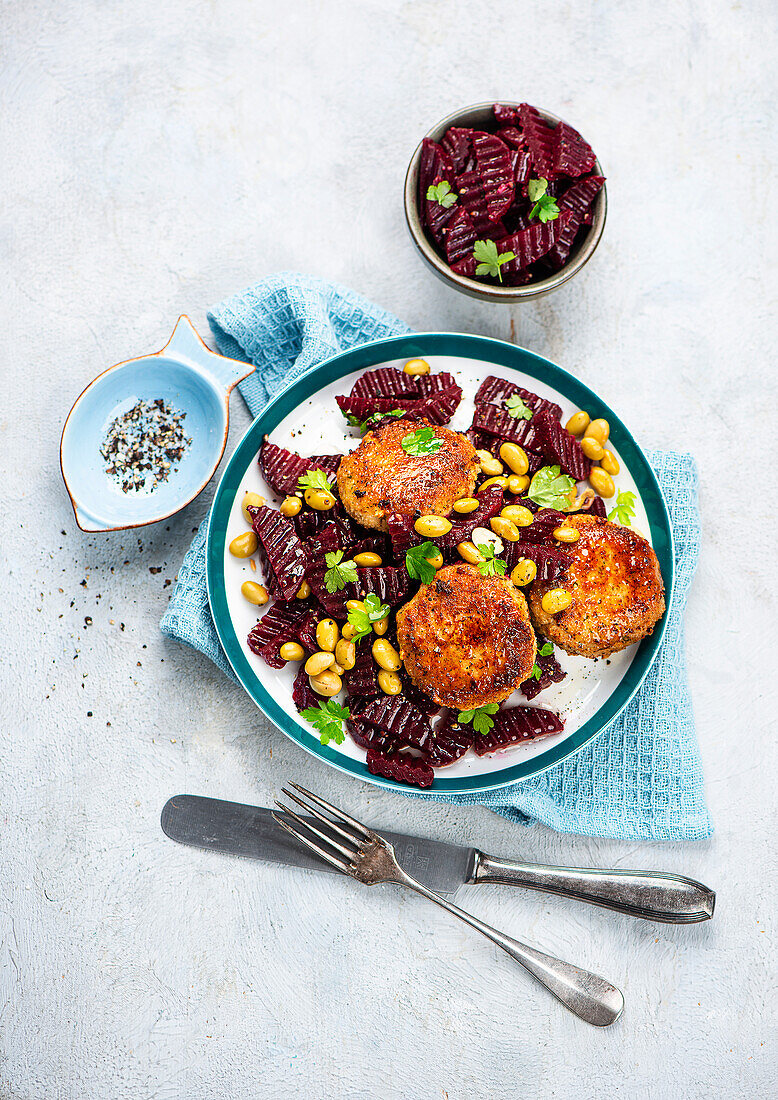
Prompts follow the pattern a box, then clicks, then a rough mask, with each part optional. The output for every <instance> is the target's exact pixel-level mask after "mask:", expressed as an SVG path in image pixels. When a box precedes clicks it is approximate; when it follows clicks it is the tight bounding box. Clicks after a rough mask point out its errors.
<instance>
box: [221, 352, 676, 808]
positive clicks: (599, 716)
mask: <svg viewBox="0 0 778 1100" xmlns="http://www.w3.org/2000/svg"><path fill="white" fill-rule="evenodd" d="M425 355H445V356H455V357H459V358H465V359H472V360H476V361H479V362H482V363H484V364H488V365H495V366H500V367H504V368H508V369H510V370H516V371H519V372H521V373H522V374H525V375H527V376H529V377H530V378H534V379H537V381H539V382H543V383H545V384H546V385H549V386H551V387H553V388H554V389H555V390H557V391H558V392H559V393H560V394H562V395H564V396H565V397H566V398H567V399H568V400H570V401H571V402H573V404H574V405H575V406H576V407H577V408H579V409H582V408H585V409H586V410H587V411H588V412H590V413H591V414H592V416H593V418H594V417H595V416H596V417H605V419H607V420H608V421H609V423H610V426H611V439H612V440H613V443H614V445H615V447H616V449H617V450H618V451H619V453H620V454H621V456H622V457H623V459H624V461H625V463H626V465H627V467H628V469H629V471H630V473H631V475H632V477H633V478H634V480H635V483H636V485H637V487H638V490H639V492H640V496H641V498H642V501H643V505H644V507H645V510H646V515H647V516H648V521H649V525H650V528H651V539H652V542H653V545H654V550H655V552H656V555H657V558H658V560H659V566H660V569H661V571H662V577H663V579H664V583H665V590H666V601H667V606H668V607H669V606H670V603H671V600H672V595H673V585H674V573H675V571H674V542H673V532H672V527H671V525H670V517H669V515H668V511H667V505H666V504H665V500H664V497H663V496H662V491H661V489H660V487H659V483H658V482H657V479H656V476H655V474H654V471H653V470H652V469H651V466H650V465H649V463H648V459H647V458H646V456H645V455H644V454H643V451H642V450H641V449H640V447H639V446H638V444H637V443H636V441H635V439H634V438H633V436H632V435H631V433H630V432H629V431H628V430H627V428H626V427H625V426H624V424H623V423H622V422H621V420H620V419H619V417H618V416H617V415H616V414H615V413H614V412H613V410H612V409H611V408H610V407H609V406H608V405H606V404H605V402H604V401H602V400H601V398H599V397H598V396H597V395H596V394H595V393H594V392H593V391H592V390H590V389H589V387H588V386H586V385H585V384H584V383H583V382H581V381H580V380H579V379H577V378H575V377H574V376H573V375H572V374H570V373H568V371H566V370H564V369H563V368H562V367H558V366H557V365H556V364H555V363H552V362H551V361H550V360H548V359H544V358H543V357H542V356H540V355H536V354H535V353H534V352H531V351H527V350H526V349H525V348H521V347H517V346H516V345H515V344H507V343H505V342H504V341H502V340H495V339H492V338H491V337H487V336H474V335H467V334H464V333H446V332H425V333H409V334H407V335H403V336H392V337H389V338H387V339H383V340H375V341H372V342H370V343H367V344H360V345H359V346H358V347H355V348H352V349H351V350H349V351H344V352H341V353H339V354H338V355H334V356H332V358H330V359H326V360H324V362H322V363H319V364H317V365H316V366H315V367H311V369H310V370H308V371H306V372H305V373H304V374H303V375H301V376H300V377H299V378H298V379H296V380H295V381H294V382H293V383H292V384H291V385H290V386H288V387H287V389H285V390H283V391H282V392H281V393H280V394H278V396H277V397H275V398H274V399H273V400H272V401H270V402H269V404H268V405H267V406H266V407H265V408H264V409H263V411H262V412H261V413H260V414H259V416H258V417H257V418H256V420H255V421H254V423H253V424H252V425H251V426H250V427H249V428H248V430H247V431H246V433H245V435H244V436H243V438H242V440H241V441H240V443H239V444H238V446H237V447H236V449H235V451H234V453H233V454H232V456H231V457H230V459H229V461H228V463H227V466H226V467H225V470H224V473H223V474H222V476H221V479H220V480H219V484H218V487H217V489H216V493H215V495H214V499H213V504H212V505H211V512H210V516H209V520H208V533H207V536H206V584H207V589H208V600H209V603H210V606H211V613H212V615H213V621H214V624H215V626H216V632H217V635H218V637H219V641H220V642H221V645H222V648H223V649H224V652H225V654H226V656H227V659H228V661H229V662H230V665H231V666H232V668H233V671H234V672H235V675H236V676H237V678H238V680H239V681H240V683H241V684H242V686H243V688H244V689H245V691H246V692H247V693H248V695H249V696H250V698H251V699H252V700H253V701H254V703H255V704H256V705H257V706H258V707H259V709H260V710H261V711H262V712H263V714H265V715H266V716H267V717H268V718H269V719H270V720H271V721H272V722H273V723H275V725H276V726H278V728H279V729H280V730H282V732H283V733H285V734H286V735H287V737H290V738H291V739H292V741H294V742H296V743H297V744H298V745H300V747H301V748H303V749H305V751H306V752H308V753H310V754H311V755H312V756H315V757H318V758H319V759H321V760H324V761H326V763H328V764H330V765H332V766H333V767H335V768H337V769H338V770H339V771H341V772H345V773H346V774H347V775H353V776H355V777H356V778H357V779H362V780H364V781H365V782H368V783H373V784H375V785H376V786H379V787H386V788H389V789H392V790H399V791H402V792H403V793H404V794H408V793H414V794H421V795H426V796H428V797H430V796H435V795H441V794H443V795H445V794H480V793H483V792H486V791H492V790H498V789H501V788H504V787H509V786H511V785H512V784H514V783H519V782H521V781H522V780H524V779H529V778H530V777H531V776H535V775H539V774H540V773H541V772H544V771H546V770H547V769H548V768H552V767H553V766H554V765H555V764H558V763H560V761H562V760H565V759H566V758H568V757H569V756H572V755H573V754H574V753H576V752H579V751H580V750H581V749H582V748H583V747H584V746H585V745H586V744H588V743H589V742H590V741H591V740H592V739H593V738H594V737H596V736H597V735H598V734H599V733H601V732H602V731H603V729H605V727H606V726H607V725H609V724H610V723H611V722H613V721H614V719H615V718H617V717H618V715H619V714H621V712H622V711H623V710H624V708H625V707H626V706H627V704H628V703H629V702H630V700H631V699H632V698H633V696H634V695H635V693H636V692H637V691H638V689H639V688H640V685H641V684H642V683H643V680H644V679H645V677H646V675H647V674H648V671H649V669H650V668H651V665H652V664H653V662H654V659H655V658H656V655H657V653H658V651H659V647H660V645H661V642H662V638H663V637H664V631H665V625H666V622H667V616H666V615H665V616H664V617H663V618H662V620H661V621H660V623H659V625H658V626H657V628H656V629H655V630H654V632H653V634H651V635H650V637H648V638H645V639H644V640H643V641H642V642H641V643H640V646H639V648H638V651H637V653H636V654H635V657H634V659H633V661H632V663H631V664H630V666H629V668H628V669H627V671H626V673H625V674H624V676H623V677H622V679H621V680H620V681H619V683H618V685H617V686H616V688H615V689H614V691H613V692H612V693H611V694H610V695H609V696H608V698H607V699H606V700H605V702H604V703H603V704H602V706H601V707H600V709H599V710H598V711H596V713H595V714H593V715H592V717H591V718H590V719H589V720H588V721H587V722H585V723H584V725H583V726H581V728H580V729H579V730H576V732H575V733H574V734H572V735H571V736H570V737H567V738H565V739H564V741H562V742H560V743H558V744H556V745H553V746H552V747H551V748H549V749H547V750H546V751H545V752H542V753H539V754H538V755H537V756H534V757H532V759H530V760H525V761H523V762H517V763H515V764H509V765H508V766H507V767H505V768H504V769H501V770H500V771H497V772H489V773H487V774H484V775H479V776H462V777H460V778H457V779H446V778H445V777H444V776H440V775H439V773H436V775H435V781H434V782H433V784H432V786H431V787H428V788H427V789H426V790H424V791H416V789H415V788H409V787H407V786H405V785H403V784H401V783H397V782H395V780H392V779H385V778H384V777H383V776H378V775H373V774H372V773H371V772H369V771H368V770H367V767H366V765H365V764H364V762H363V761H361V760H354V759H352V758H350V757H347V756H344V755H343V754H342V753H339V752H337V751H336V750H334V749H332V748H331V747H330V746H329V745H319V744H316V743H315V742H311V741H310V732H309V731H308V730H307V728H306V727H304V726H302V725H301V724H299V723H297V722H295V721H294V720H293V719H291V718H290V716H289V715H288V714H287V713H286V712H285V711H284V710H283V709H282V708H281V707H280V706H279V704H278V703H277V702H276V700H275V699H274V698H273V697H272V695H271V694H270V692H269V691H268V689H267V688H266V687H265V685H264V684H263V683H262V680H261V679H260V677H259V676H258V675H257V673H256V671H255V670H254V668H253V667H252V666H251V664H250V662H249V660H248V658H247V656H246V653H245V652H244V649H243V643H242V642H241V640H240V639H239V638H238V636H237V634H236V633H235V628H234V626H233V624H232V619H231V617H230V613H229V608H228V605H227V599H226V596H225V578H224V547H225V541H226V536H227V524H228V521H229V516H230V511H231V508H232V504H233V501H234V499H235V494H236V492H237V491H238V488H239V486H240V483H241V481H242V479H243V475H244V473H245V471H246V469H247V468H248V466H249V464H250V463H251V462H254V461H255V460H256V456H257V453H258V452H259V447H260V443H261V441H262V437H263V436H264V435H266V434H269V433H270V432H272V431H273V430H274V429H275V428H276V427H278V425H279V424H280V423H281V421H282V420H284V418H285V417H286V416H288V415H289V413H290V412H292V411H293V410H294V409H296V408H297V407H298V406H299V405H300V404H301V403H302V402H303V401H305V400H307V399H308V398H309V397H312V396H314V395H315V394H316V393H317V392H318V391H319V390H320V389H322V388H323V387H324V386H327V385H329V384H330V383H331V382H335V381H336V380H337V379H338V378H342V377H343V376H344V375H347V374H351V373H353V372H354V371H359V370H366V369H368V368H369V367H373V366H376V365H377V364H380V363H384V362H390V361H392V360H396V359H412V358H416V357H420V356H421V357H423V356H425Z"/></svg>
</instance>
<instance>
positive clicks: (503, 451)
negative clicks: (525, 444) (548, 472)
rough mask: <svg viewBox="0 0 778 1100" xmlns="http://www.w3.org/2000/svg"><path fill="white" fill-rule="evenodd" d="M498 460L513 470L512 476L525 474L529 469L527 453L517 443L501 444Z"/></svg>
mask: <svg viewBox="0 0 778 1100" xmlns="http://www.w3.org/2000/svg"><path fill="white" fill-rule="evenodd" d="M500 458H501V459H502V460H503V462H504V463H505V465H506V466H509V467H510V468H511V470H513V472H514V474H526V472H527V470H528V469H529V459H528V458H527V452H526V451H525V450H523V449H522V448H521V447H519V446H518V444H517V443H503V445H502V447H500Z"/></svg>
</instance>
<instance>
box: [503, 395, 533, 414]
mask: <svg viewBox="0 0 778 1100" xmlns="http://www.w3.org/2000/svg"><path fill="white" fill-rule="evenodd" d="M505 408H506V409H507V410H508V412H509V413H510V414H511V416H515V417H516V419H517V420H532V417H533V415H534V413H533V412H532V409H531V408H530V407H529V405H527V404H526V403H525V402H524V401H523V400H522V399H521V398H520V397H519V395H518V394H517V393H514V395H513V397H509V398H508V400H507V401H506V402H505Z"/></svg>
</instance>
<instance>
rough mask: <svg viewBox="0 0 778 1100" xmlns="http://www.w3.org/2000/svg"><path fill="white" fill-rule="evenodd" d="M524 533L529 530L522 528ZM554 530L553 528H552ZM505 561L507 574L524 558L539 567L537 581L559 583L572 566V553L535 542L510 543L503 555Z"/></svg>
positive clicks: (507, 544)
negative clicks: (570, 565) (569, 566)
mask: <svg viewBox="0 0 778 1100" xmlns="http://www.w3.org/2000/svg"><path fill="white" fill-rule="evenodd" d="M521 530H522V533H523V532H524V531H525V530H527V529H526V528H524V527H522V529H521ZM552 530H553V528H552ZM502 557H503V558H504V559H505V565H506V572H508V573H510V572H511V570H512V569H513V568H514V566H515V565H517V564H518V562H519V561H521V559H522V558H529V559H530V561H534V563H535V565H536V566H537V570H538V572H537V579H538V580H539V581H542V582H544V583H545V582H547V581H557V580H559V579H560V578H561V577H563V576H564V573H565V570H566V569H567V567H568V565H569V564H570V553H569V552H568V551H566V550H561V549H557V547H556V546H543V545H541V544H540V543H534V542H529V541H527V542H509V543H506V546H505V551H504V553H503V554H502Z"/></svg>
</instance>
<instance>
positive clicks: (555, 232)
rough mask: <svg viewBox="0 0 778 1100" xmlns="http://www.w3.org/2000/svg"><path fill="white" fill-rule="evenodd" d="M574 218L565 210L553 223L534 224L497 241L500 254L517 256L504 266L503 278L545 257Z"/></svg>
mask: <svg viewBox="0 0 778 1100" xmlns="http://www.w3.org/2000/svg"><path fill="white" fill-rule="evenodd" d="M572 216H573V214H572V211H570V210H565V211H563V212H562V213H561V214H560V215H559V217H558V218H554V220H553V221H550V222H540V221H538V222H533V223H532V224H531V225H530V226H529V227H528V228H527V229H522V230H520V231H519V232H518V233H511V234H510V235H509V236H507V237H502V238H501V239H500V240H498V241H496V242H495V243H496V245H497V251H498V252H513V253H514V256H515V259H513V260H508V262H507V263H506V264H504V266H503V269H502V270H503V276H505V275H506V274H514V273H516V272H520V271H522V270H523V269H524V268H527V267H529V266H530V264H534V263H535V261H536V260H539V259H540V258H541V256H545V255H546V253H547V252H548V251H550V249H552V248H553V247H554V245H555V244H556V243H557V241H558V240H559V239H560V237H561V236H562V233H563V231H564V229H565V226H566V225H567V223H568V222H569V221H570V219H571V218H572Z"/></svg>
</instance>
